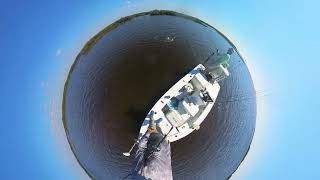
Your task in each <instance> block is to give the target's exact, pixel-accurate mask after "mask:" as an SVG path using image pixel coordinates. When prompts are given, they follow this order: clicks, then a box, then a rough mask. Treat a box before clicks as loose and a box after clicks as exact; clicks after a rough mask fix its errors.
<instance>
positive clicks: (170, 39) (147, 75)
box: [64, 12, 256, 179]
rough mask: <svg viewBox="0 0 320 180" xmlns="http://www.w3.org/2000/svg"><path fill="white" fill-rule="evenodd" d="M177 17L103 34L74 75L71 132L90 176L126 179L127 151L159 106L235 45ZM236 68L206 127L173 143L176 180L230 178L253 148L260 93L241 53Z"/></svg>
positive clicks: (69, 89)
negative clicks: (176, 87) (214, 54)
mask: <svg viewBox="0 0 320 180" xmlns="http://www.w3.org/2000/svg"><path fill="white" fill-rule="evenodd" d="M170 13H171V14H170ZM170 13H165V14H169V15H163V14H161V13H158V15H153V16H149V15H146V14H140V15H139V16H138V17H135V18H134V20H132V19H131V20H130V18H127V21H123V22H124V23H122V24H120V25H118V26H116V28H113V29H112V28H111V29H108V31H107V33H103V32H102V33H99V34H98V35H97V36H95V37H94V38H93V39H95V40H94V41H91V42H89V44H90V46H89V45H88V46H86V47H85V48H84V50H83V51H85V52H81V53H80V54H79V56H78V57H77V59H76V61H75V63H74V66H73V68H72V69H71V71H70V74H69V79H68V81H67V83H66V89H65V97H64V98H65V99H64V103H65V106H64V107H65V109H64V122H65V128H66V131H67V132H68V133H67V136H68V140H69V143H70V145H71V147H72V150H73V152H74V154H75V155H76V157H77V159H78V160H79V162H80V164H81V165H82V167H83V168H84V169H85V170H86V171H87V173H88V174H89V175H90V176H91V177H94V178H96V179H119V178H121V177H124V176H125V175H126V174H127V173H128V172H129V170H130V163H131V160H130V159H128V158H125V157H123V156H122V155H121V154H122V152H124V151H126V150H128V149H129V148H130V146H131V145H132V143H133V139H134V138H136V136H137V134H138V132H139V128H140V125H141V123H142V121H143V119H144V116H145V115H146V114H147V112H148V111H149V110H150V109H151V107H152V106H153V105H154V103H155V102H156V101H157V100H158V99H159V98H160V97H161V96H162V94H163V93H164V92H166V90H168V89H169V88H170V87H171V86H172V85H173V84H174V83H175V82H176V81H177V80H178V79H180V78H181V77H182V76H183V75H184V74H185V73H187V72H188V71H190V70H191V69H192V68H193V67H194V66H195V65H197V64H199V63H201V62H203V60H204V59H206V57H207V56H208V55H209V54H210V53H211V52H212V50H213V49H216V48H219V49H220V51H221V52H225V51H226V50H227V49H228V48H229V47H232V46H233V45H232V44H231V43H230V41H228V40H227V39H226V38H225V37H224V36H222V35H221V34H220V33H219V32H218V31H216V30H215V29H214V28H212V27H210V26H209V25H205V24H204V23H203V22H200V21H199V20H196V19H194V18H191V17H187V16H185V15H181V14H174V13H172V12H170ZM151 14H152V13H151ZM173 14H174V15H173ZM128 19H129V20H128ZM111 26H113V25H111ZM230 64H231V70H230V71H231V76H230V77H229V78H227V79H226V80H225V81H224V82H223V83H222V85H221V92H220V94H219V97H218V100H217V103H216V104H215V106H214V108H213V109H212V111H211V112H210V114H209V115H208V117H207V118H206V120H205V121H204V123H203V124H202V126H201V128H200V130H199V131H196V132H194V133H192V134H191V135H189V136H187V137H186V138H184V139H183V140H180V141H177V142H174V143H172V167H173V175H174V178H175V179H182V178H183V179H198V178H202V179H214V178H216V179H226V178H227V177H229V176H230V175H231V174H232V173H233V172H234V171H235V170H236V169H237V167H238V166H239V164H240V163H241V161H242V160H243V158H244V157H245V155H246V153H247V151H248V149H249V146H250V143H251V140H252V137H253V133H254V128H255V119H256V101H255V91H254V87H253V83H252V80H251V76H250V73H249V71H248V69H247V67H246V65H245V63H244V61H243V59H242V58H241V56H240V55H239V54H238V53H234V54H233V55H232V60H231V63H230Z"/></svg>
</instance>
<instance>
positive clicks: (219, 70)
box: [204, 48, 234, 79]
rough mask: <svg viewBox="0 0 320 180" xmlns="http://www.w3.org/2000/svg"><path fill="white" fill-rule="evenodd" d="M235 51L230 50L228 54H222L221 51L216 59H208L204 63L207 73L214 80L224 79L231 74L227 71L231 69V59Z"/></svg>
mask: <svg viewBox="0 0 320 180" xmlns="http://www.w3.org/2000/svg"><path fill="white" fill-rule="evenodd" d="M233 52H234V49H233V48H229V49H228V51H227V53H224V54H220V53H219V49H217V53H216V55H215V56H213V57H214V58H208V59H207V61H206V62H205V63H204V66H205V67H206V70H207V72H209V74H210V76H212V78H213V79H223V78H224V76H228V75H229V72H228V71H227V70H226V69H227V68H228V67H229V61H230V57H231V55H232V54H233Z"/></svg>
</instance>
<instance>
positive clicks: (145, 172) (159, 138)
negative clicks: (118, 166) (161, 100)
mask: <svg viewBox="0 0 320 180" xmlns="http://www.w3.org/2000/svg"><path fill="white" fill-rule="evenodd" d="M131 175H132V176H131V177H132V178H133V179H135V180H140V179H141V180H142V179H146V180H148V179H152V180H158V179H163V180H172V179H173V177H172V168H171V149H170V144H169V142H168V141H167V140H165V138H164V135H163V134H162V133H161V132H159V131H158V130H157V126H156V123H155V120H154V119H153V116H152V114H151V117H150V125H149V127H148V130H147V132H146V133H145V134H144V135H143V136H142V138H141V140H140V141H139V144H138V149H137V151H136V153H135V158H134V163H133V170H132V173H131Z"/></svg>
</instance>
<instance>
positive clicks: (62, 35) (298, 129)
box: [0, 0, 320, 180]
mask: <svg viewBox="0 0 320 180" xmlns="http://www.w3.org/2000/svg"><path fill="white" fill-rule="evenodd" d="M319 5H320V2H318V1H316V0H314V1H312V0H307V1H289V0H269V1H253V0H251V1H249V0H248V1H234V2H231V1H209V0H208V1H201V3H199V2H198V1H180V0H177V1H173V2H172V1H152V0H145V1H134V0H132V1H116V2H112V1H102V0H100V1H90V2H89V1H68V2H65V1H62V0H57V1H52V2H43V1H29V2H18V1H1V6H0V33H1V34H0V35H1V43H0V57H1V59H0V65H1V66H0V68H1V70H0V80H1V88H0V92H1V93H0V94H1V104H0V105H1V107H0V108H1V110H0V114H1V122H2V127H1V131H0V138H1V142H2V147H1V149H0V159H1V164H0V166H1V167H0V168H1V173H0V179H9V178H10V179H54V180H56V179H79V178H81V179H82V178H84V179H85V177H84V174H82V173H79V169H77V166H76V164H75V163H73V162H69V161H72V160H74V159H72V158H70V159H68V158H66V156H68V154H67V148H66V147H63V146H64V145H65V144H64V143H63V140H59V138H60V139H61V137H62V135H63V132H61V131H57V130H56V129H57V127H58V126H59V125H56V123H58V119H59V115H52V113H55V112H59V110H57V109H56V108H58V105H57V104H59V95H61V85H62V83H63V79H64V78H65V75H66V71H67V69H68V66H69V65H70V63H71V62H72V60H73V58H74V57H75V55H76V53H77V52H78V50H79V49H80V48H81V46H82V45H83V44H84V43H85V41H86V40H88V39H89V38H90V37H91V36H92V35H94V34H95V33H96V32H97V31H98V30H99V29H101V28H102V27H103V26H105V25H107V24H109V23H111V22H112V21H113V20H115V19H117V18H118V17H121V16H124V15H127V14H130V13H133V12H137V11H140V10H150V9H155V8H158V9H173V10H177V11H180V12H184V13H187V14H190V15H194V16H197V17H200V18H201V19H203V20H205V21H207V22H209V23H210V24H212V25H213V26H215V27H217V28H218V29H219V30H221V31H222V32H223V33H225V34H226V35H227V36H228V37H230V38H231V40H232V41H233V42H235V44H236V45H237V47H238V48H239V49H240V51H241V52H242V53H243V55H244V57H246V61H247V62H248V65H249V67H250V71H251V72H252V75H253V78H254V81H255V84H256V89H257V90H258V91H262V92H271V93H270V94H269V95H268V96H266V97H260V96H259V94H258V108H259V111H258V119H257V129H256V134H255V137H254V141H253V144H252V148H251V150H250V152H249V154H248V156H247V158H246V160H245V161H244V163H243V164H242V165H241V166H240V168H239V170H238V171H237V173H236V174H235V175H234V176H233V178H234V179H246V180H247V179H319V178H320V175H319V174H318V173H317V171H318V170H319V164H318V163H319V162H320V155H319V152H320V141H319V140H317V138H318V137H319V135H320V133H319V132H320V121H319V120H320V118H319V116H318V114H317V112H318V110H319V107H320V103H319V100H320V95H319V94H318V92H319V91H320V80H319V79H318V77H319V75H318V74H319V73H320V70H319V68H318V67H319V66H320V61H319V60H318V59H319V58H318V56H316V53H317V52H318V51H319V50H320V49H319V47H320V46H319V45H318V42H319V40H320V37H319V32H320V23H319V17H320V13H319V10H318V9H319ZM61 82H62V83H61ZM57 91H59V92H57ZM56 95H57V96H56ZM52 102H53V103H52ZM52 104H54V105H52ZM51 106H54V107H53V108H52V107H51ZM48 107H49V108H48ZM48 109H49V110H48ZM52 109H53V110H52ZM53 117H54V118H53ZM61 134H62V135H61Z"/></svg>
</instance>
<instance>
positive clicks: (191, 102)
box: [180, 96, 199, 116]
mask: <svg viewBox="0 0 320 180" xmlns="http://www.w3.org/2000/svg"><path fill="white" fill-rule="evenodd" d="M195 99H196V98H193V97H192V96H187V97H185V98H184V99H183V100H182V101H181V103H180V106H182V108H183V109H184V110H185V111H186V112H187V113H188V114H190V115H191V116H195V115H196V114H197V113H198V111H199V104H197V103H196V102H195Z"/></svg>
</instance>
